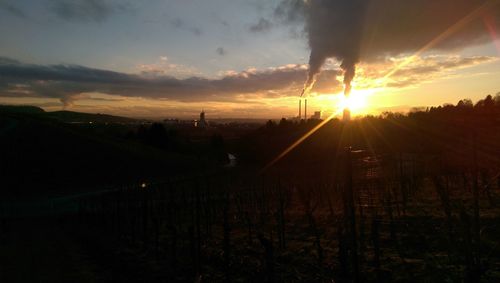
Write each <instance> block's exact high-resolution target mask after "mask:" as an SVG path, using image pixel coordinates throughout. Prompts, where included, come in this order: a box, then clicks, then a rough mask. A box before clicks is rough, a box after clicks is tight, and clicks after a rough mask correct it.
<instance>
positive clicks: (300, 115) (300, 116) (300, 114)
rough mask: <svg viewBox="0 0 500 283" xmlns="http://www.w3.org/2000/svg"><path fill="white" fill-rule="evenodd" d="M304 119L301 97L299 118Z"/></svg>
mask: <svg viewBox="0 0 500 283" xmlns="http://www.w3.org/2000/svg"><path fill="white" fill-rule="evenodd" d="M300 119H302V99H299V120H300Z"/></svg>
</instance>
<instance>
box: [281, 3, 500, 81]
mask: <svg viewBox="0 0 500 283" xmlns="http://www.w3.org/2000/svg"><path fill="white" fill-rule="evenodd" d="M499 2H500V1H498V0H439V1H436V0H405V1H394V0H349V1H346V0H309V1H303V0H283V1H281V3H280V4H279V5H278V7H277V8H276V9H275V15H276V16H278V17H280V18H282V19H283V20H284V21H286V22H297V21H304V22H305V31H306V33H307V34H308V37H309V46H310V48H311V55H310V60H309V64H310V72H309V79H308V81H307V83H306V86H310V85H311V84H312V83H313V82H314V78H315V75H316V74H318V72H319V71H320V69H321V67H322V66H323V64H324V62H325V60H326V59H327V58H336V59H337V60H339V61H340V62H342V68H343V69H344V71H345V78H344V81H345V83H346V85H347V87H348V86H349V83H350V81H351V79H352V77H353V76H354V73H355V65H356V64H357V63H358V62H359V61H360V60H362V61H368V60H375V59H377V58H384V57H386V56H396V55H399V54H404V53H410V52H415V51H417V50H419V49H421V48H422V47H424V46H426V45H427V44H428V43H429V42H433V40H434V39H436V38H438V37H439V36H440V35H441V34H444V36H442V37H441V38H440V40H438V41H434V42H433V43H434V44H432V45H429V46H428V49H429V50H446V51H449V50H453V49H459V48H464V47H466V46H470V45H474V44H480V43H484V42H486V41H487V40H489V35H488V33H487V31H486V29H485V28H484V24H483V22H482V19H483V17H482V16H483V15H485V14H488V15H489V16H490V17H492V18H493V19H497V20H498V19H500V8H499V5H498V4H499ZM484 5H486V6H484ZM480 7H481V9H479V8H480ZM452 26H454V27H455V28H452V29H450V27H452ZM445 31H448V32H446V33H445Z"/></svg>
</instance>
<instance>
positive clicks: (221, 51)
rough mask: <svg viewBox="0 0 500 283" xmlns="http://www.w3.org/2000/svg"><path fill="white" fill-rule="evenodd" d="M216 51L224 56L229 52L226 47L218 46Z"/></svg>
mask: <svg viewBox="0 0 500 283" xmlns="http://www.w3.org/2000/svg"><path fill="white" fill-rule="evenodd" d="M215 53H217V54H218V55H220V56H224V55H226V54H227V51H226V50H225V49H224V47H218V48H217V49H216V50H215Z"/></svg>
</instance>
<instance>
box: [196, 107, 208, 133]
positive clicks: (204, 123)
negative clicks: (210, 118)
mask: <svg viewBox="0 0 500 283" xmlns="http://www.w3.org/2000/svg"><path fill="white" fill-rule="evenodd" d="M196 126H197V127H198V128H202V129H206V128H208V122H207V120H206V119H205V111H203V110H202V111H201V113H200V120H199V121H198V123H196Z"/></svg>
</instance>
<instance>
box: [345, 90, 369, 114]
mask: <svg viewBox="0 0 500 283" xmlns="http://www.w3.org/2000/svg"><path fill="white" fill-rule="evenodd" d="M374 92H375V91H374V90H373V89H360V90H356V89H354V90H353V91H352V92H351V94H350V95H349V96H345V95H344V94H338V95H337V99H338V104H337V105H338V108H339V109H349V110H350V111H351V113H352V114H354V115H359V114H366V113H367V112H368V111H369V103H368V98H369V96H371V95H372V94H373V93H374Z"/></svg>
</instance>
